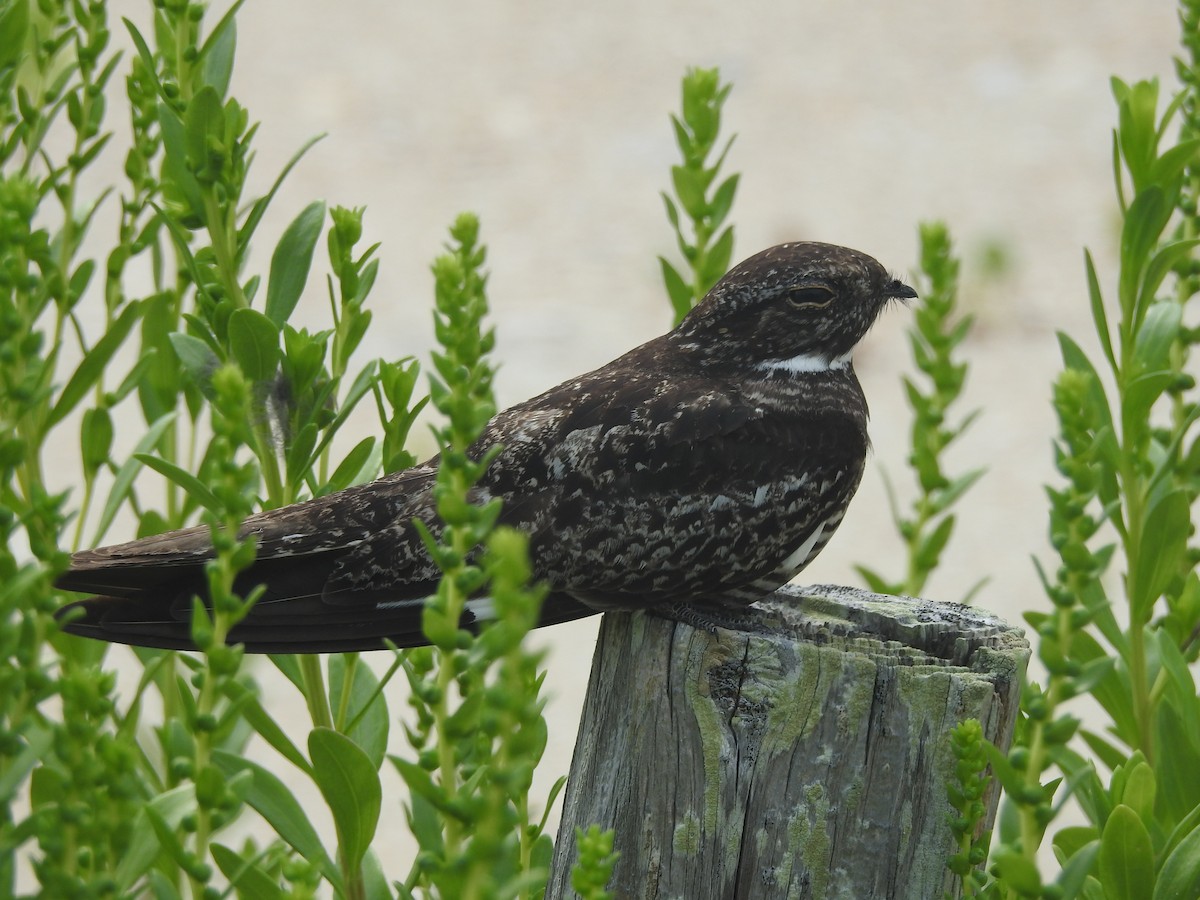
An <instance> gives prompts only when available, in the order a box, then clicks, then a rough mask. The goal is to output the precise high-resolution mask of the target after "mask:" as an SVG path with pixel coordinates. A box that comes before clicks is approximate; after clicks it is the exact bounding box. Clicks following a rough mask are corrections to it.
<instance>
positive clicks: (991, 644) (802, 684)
mask: <svg viewBox="0 0 1200 900" xmlns="http://www.w3.org/2000/svg"><path fill="white" fill-rule="evenodd" d="M759 606H761V607H763V612H762V614H761V615H760V616H756V620H755V622H754V624H753V626H751V627H752V628H753V630H747V631H727V630H724V629H719V630H718V631H717V633H716V634H715V635H714V634H709V633H708V632H705V631H702V630H697V629H694V628H691V627H689V626H687V625H684V624H681V623H678V622H673V621H669V620H667V619H662V618H656V617H654V616H647V615H643V614H613V613H609V614H607V615H606V616H605V617H604V622H603V624H602V625H601V627H600V638H599V643H598V645H597V647H596V655H595V657H594V659H593V663H592V674H591V681H590V683H589V685H588V694H587V699H586V701H585V703H584V709H583V720H582V722H581V723H580V726H579V737H578V740H577V743H576V746H575V755H574V759H573V760H572V763H571V774H570V776H569V780H568V782H567V794H566V799H565V801H564V809H563V817H562V824H561V826H560V828H559V833H558V843H557V845H556V847H555V851H554V862H553V865H552V868H551V875H550V885H549V888H548V889H547V892H546V897H547V898H549V900H558V898H570V897H574V896H575V894H574V892H573V891H572V890H571V887H570V870H571V867H572V866H573V865H574V863H575V859H576V852H575V828H576V827H577V826H578V827H583V828H586V827H587V826H588V825H589V824H592V823H597V824H599V825H600V826H601V827H603V828H612V829H614V830H615V832H616V839H615V849H616V850H617V851H619V852H620V854H621V856H620V859H619V860H618V862H617V864H616V869H615V870H614V873H613V879H612V881H611V883H610V884H609V890H610V891H612V892H613V894H614V896H616V897H618V898H639V900H654V898H662V900H667V898H688V900H706V898H712V900H734V898H745V900H751V898H766V897H772V898H773V897H779V898H789V900H792V898H795V900H801V898H826V897H828V898H835V897H836V898H876V900H882V898H915V900H929V898H940V897H941V896H942V891H943V890H947V891H950V892H951V894H952V896H957V893H955V892H956V891H957V890H958V888H959V885H958V883H957V882H958V879H957V878H954V877H951V876H949V875H948V874H947V872H946V870H945V862H946V859H947V858H948V857H949V855H950V854H951V853H953V852H954V847H953V839H952V837H951V833H950V830H949V827H948V819H949V817H950V815H951V813H952V809H951V807H950V805H949V803H948V801H947V799H946V785H947V782H948V780H949V779H950V778H951V777H952V773H953V768H954V757H953V754H952V752H951V749H950V743H949V740H948V736H949V732H950V730H951V729H952V728H953V727H954V726H955V725H957V724H958V723H959V722H961V721H963V720H964V719H968V718H975V719H978V720H979V721H980V723H981V724H982V726H983V730H984V734H985V735H986V736H987V737H988V738H989V739H990V740H992V741H995V742H996V743H998V744H999V745H1000V746H1002V747H1007V746H1008V743H1009V741H1010V739H1011V737H1012V729H1013V724H1014V722H1015V720H1016V715H1017V702H1018V692H1019V686H1020V680H1021V673H1022V671H1023V668H1024V665H1025V662H1026V660H1027V659H1028V656H1029V645H1028V643H1027V642H1026V641H1025V639H1024V637H1023V635H1022V633H1021V632H1020V630H1018V629H1016V628H1012V627H1010V626H1008V625H1006V624H1005V623H1004V622H1003V621H1001V620H1000V619H997V618H996V617H994V616H991V615H988V614H987V613H984V612H981V611H979V610H976V609H972V608H970V607H964V606H959V605H955V604H944V603H930V602H928V601H924V600H913V599H907V598H896V597H884V596H880V595H878V594H871V593H868V592H866V591H861V590H856V589H853V588H845V587H831V586H821V587H810V588H794V587H790V586H789V587H787V588H784V589H783V590H781V591H779V592H778V593H776V594H775V595H774V596H773V597H771V598H770V599H769V600H767V601H764V602H763V603H761V604H759ZM995 805H996V793H995V790H993V792H992V795H991V797H990V803H989V814H988V822H989V824H990V822H991V820H992V818H993V817H994V814H995Z"/></svg>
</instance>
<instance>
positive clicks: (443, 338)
mask: <svg viewBox="0 0 1200 900" xmlns="http://www.w3.org/2000/svg"><path fill="white" fill-rule="evenodd" d="M450 236H451V244H450V245H449V246H448V248H447V253H445V254H444V255H442V256H440V257H438V259H437V260H436V261H435V262H434V265H433V273H434V280H435V295H436V313H435V317H434V325H435V331H436V333H437V338H438V342H439V343H440V344H441V346H442V348H443V349H442V352H440V353H435V354H434V356H433V364H434V369H435V371H436V374H432V375H431V378H430V387H431V396H432V399H433V404H434V406H435V407H437V409H438V410H439V411H440V412H441V413H442V414H443V415H444V416H445V417H446V421H445V424H444V425H441V426H439V427H437V428H435V429H434V434H435V435H436V437H437V440H438V445H439V447H440V449H441V457H440V463H439V466H438V475H437V487H436V488H435V497H436V499H437V507H438V515H439V517H440V518H441V527H440V528H438V529H434V530H431V529H428V528H425V527H424V526H423V524H422V523H420V522H417V523H415V524H416V525H417V526H418V527H420V528H421V530H422V533H423V536H424V538H425V541H426V545H427V546H428V548H429V552H430V554H431V555H432V556H433V558H434V559H435V561H436V562H437V564H438V566H439V567H440V568H441V570H442V573H443V578H442V580H441V582H440V583H439V585H438V591H437V595H436V596H435V597H434V598H433V599H431V601H430V602H429V603H428V604H427V605H426V607H425V610H424V623H423V625H424V630H425V634H426V635H427V636H428V637H429V639H430V641H431V642H432V644H433V646H432V647H422V648H418V649H416V650H414V651H412V652H410V653H409V654H407V657H406V659H405V660H404V670H405V673H406V674H407V676H408V680H409V684H410V685H411V688H412V693H411V697H410V699H409V703H410V705H411V706H412V709H413V711H414V712H415V719H416V724H415V725H414V726H413V727H410V728H407V729H406V732H407V735H408V740H409V743H410V744H411V746H412V749H413V752H414V753H415V755H416V761H415V762H414V761H411V760H407V759H403V758H399V757H396V758H394V760H393V761H394V763H395V765H396V767H397V769H398V770H399V772H400V774H401V776H402V777H403V778H404V781H405V783H406V784H407V785H408V788H409V790H410V791H411V794H412V797H411V801H410V805H409V822H410V824H411V826H412V831H413V834H414V835H415V836H416V838H417V841H418V843H419V844H420V854H419V855H418V857H417V859H416V861H415V863H414V865H413V868H412V871H411V873H410V874H409V876H408V878H407V879H406V881H405V883H404V884H403V886H402V888H401V896H403V897H410V896H415V895H416V894H417V893H418V892H420V893H422V894H423V895H426V896H433V897H447V898H449V897H453V898H508V897H535V896H536V897H540V896H541V895H542V894H543V893H544V891H545V886H546V880H547V877H548V873H549V862H550V854H551V840H550V837H549V835H547V834H545V833H544V827H545V820H544V819H542V820H541V821H534V820H532V818H531V811H530V807H529V790H530V786H531V784H532V781H533V770H534V768H535V767H536V766H537V764H538V762H539V761H540V760H541V757H542V754H543V753H544V752H545V749H546V740H547V734H546V722H545V719H543V717H542V708H543V706H544V701H543V700H542V699H541V698H540V697H539V692H540V688H541V684H542V678H543V676H542V674H541V673H540V672H539V671H538V667H539V664H540V662H541V659H542V655H543V654H542V653H540V652H538V653H535V652H532V651H530V650H527V649H525V648H524V646H523V644H522V640H523V638H524V637H525V635H526V634H527V633H528V632H529V630H530V629H531V628H533V627H534V626H535V625H536V624H537V617H538V610H539V609H540V607H541V601H542V598H543V596H544V594H545V591H544V589H541V588H530V587H528V582H529V578H530V569H529V562H528V555H527V550H526V544H527V539H526V538H525V536H524V535H522V534H520V533H518V532H515V531H512V530H511V529H505V528H501V529H496V527H495V522H496V517H497V516H498V515H499V512H500V501H499V500H495V499H493V500H489V501H487V502H484V503H479V502H478V501H477V499H476V497H475V495H474V494H473V493H472V487H473V486H474V485H475V484H476V483H477V482H478V480H479V479H480V477H481V476H482V475H483V472H484V470H485V468H486V467H487V464H488V462H489V461H490V460H491V459H492V458H494V456H495V455H496V454H497V453H498V452H500V450H501V449H502V448H500V447H498V446H492V447H488V448H485V449H483V450H482V451H477V450H476V448H475V446H474V445H475V444H476V441H477V440H478V439H479V438H480V436H481V434H482V433H483V430H484V427H485V426H486V425H487V422H488V420H489V419H490V418H491V417H492V415H493V414H494V412H495V401H494V399H493V395H492V368H491V366H490V364H489V363H488V362H487V360H486V355H487V353H488V352H489V351H490V350H491V348H492V345H493V343H494V340H495V339H494V335H493V333H492V331H491V330H487V331H484V330H483V319H484V316H485V315H486V313H487V297H486V293H485V288H486V282H487V279H486V276H485V275H484V274H483V273H482V271H481V270H482V266H483V264H484V260H485V258H486V250H485V248H484V246H483V245H482V244H480V243H479V241H478V237H479V222H478V220H476V219H475V217H474V216H471V215H462V216H460V217H459V218H458V220H457V221H456V222H455V223H454V225H453V226H452V227H451V229H450ZM481 545H484V546H486V551H485V552H484V554H483V556H482V559H479V558H477V554H476V548H477V547H479V546H481ZM480 595H484V596H486V597H487V598H488V602H490V605H491V607H492V612H493V614H494V616H495V621H494V622H491V623H487V624H485V625H484V627H483V628H482V630H481V631H480V633H479V634H478V635H473V634H472V633H471V632H469V631H466V630H464V629H463V628H461V627H460V620H461V618H462V616H463V614H464V611H466V609H467V603H468V600H469V599H470V598H471V597H472V596H480ZM561 787H562V781H560V782H559V783H558V785H556V786H555V788H554V791H553V793H552V795H551V797H550V799H549V800H548V801H547V806H549V805H551V804H552V802H553V799H554V796H555V795H557V793H558V791H559V789H560V788H561Z"/></svg>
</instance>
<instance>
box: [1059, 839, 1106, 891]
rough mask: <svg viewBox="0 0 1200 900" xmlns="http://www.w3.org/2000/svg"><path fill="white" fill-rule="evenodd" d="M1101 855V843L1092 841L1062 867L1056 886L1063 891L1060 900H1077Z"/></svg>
mask: <svg viewBox="0 0 1200 900" xmlns="http://www.w3.org/2000/svg"><path fill="white" fill-rule="evenodd" d="M1099 855H1100V842H1099V841H1092V842H1091V843H1089V844H1087V845H1086V846H1084V847H1081V848H1079V850H1078V851H1076V852H1075V853H1074V854H1073V855H1072V856H1071V858H1070V860H1068V861H1067V863H1066V865H1064V866H1063V867H1062V871H1061V872H1059V873H1058V878H1056V879H1055V881H1054V884H1055V885H1056V886H1057V887H1058V888H1059V889H1060V890H1061V891H1062V894H1061V895H1060V900H1075V898H1076V897H1078V896H1079V892H1080V891H1081V890H1082V889H1083V886H1084V884H1085V883H1086V882H1087V878H1088V875H1090V874H1091V872H1092V869H1093V867H1095V865H1096V857H1097V856H1099Z"/></svg>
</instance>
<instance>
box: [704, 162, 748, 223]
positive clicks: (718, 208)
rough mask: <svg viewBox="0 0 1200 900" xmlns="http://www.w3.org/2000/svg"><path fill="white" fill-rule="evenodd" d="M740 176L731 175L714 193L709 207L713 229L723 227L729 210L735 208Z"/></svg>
mask: <svg viewBox="0 0 1200 900" xmlns="http://www.w3.org/2000/svg"><path fill="white" fill-rule="evenodd" d="M740 178H741V175H740V174H734V175H730V176H729V177H728V178H726V179H725V180H724V181H722V182H721V184H720V185H719V186H718V187H717V189H716V191H715V192H714V193H713V199H712V203H710V204H709V205H708V216H709V224H710V226H711V227H712V228H713V229H716V228H719V227H721V223H722V222H724V221H725V217H726V216H727V215H729V210H730V208H731V207H732V206H733V197H734V194H736V193H737V188H738V180H739V179H740Z"/></svg>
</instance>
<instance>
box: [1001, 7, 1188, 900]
mask: <svg viewBox="0 0 1200 900" xmlns="http://www.w3.org/2000/svg"><path fill="white" fill-rule="evenodd" d="M1198 14H1200V8H1198V7H1197V5H1196V4H1194V3H1187V4H1185V5H1184V7H1183V9H1182V12H1181V17H1180V21H1181V24H1182V28H1183V44H1184V47H1185V50H1186V51H1187V53H1188V57H1187V58H1186V59H1183V60H1180V61H1179V63H1178V69H1179V73H1180V77H1181V81H1182V83H1183V87H1182V89H1181V90H1180V91H1179V92H1178V93H1177V94H1176V96H1175V97H1174V99H1173V100H1172V101H1171V102H1170V103H1168V104H1167V107H1166V110H1165V112H1162V113H1161V114H1160V112H1159V86H1158V83H1157V82H1156V81H1143V82H1138V83H1136V84H1132V85H1128V84H1126V83H1124V82H1122V81H1120V80H1119V79H1113V82H1112V86H1113V94H1114V96H1115V98H1116V101H1117V108H1118V126H1117V128H1116V131H1115V132H1114V137H1113V164H1114V175H1115V178H1116V184H1117V196H1118V200H1119V204H1120V210H1121V214H1122V229H1121V243H1120V270H1119V274H1118V277H1117V282H1116V286H1115V290H1109V291H1108V292H1107V293H1108V297H1106V296H1105V293H1106V291H1105V290H1104V289H1103V287H1102V285H1101V282H1100V279H1099V277H1098V275H1097V273H1096V270H1095V267H1094V266H1093V264H1092V260H1091V257H1090V255H1089V256H1087V257H1086V260H1085V261H1086V272H1087V290H1088V296H1089V298H1090V302H1091V311H1092V319H1093V323H1094V326H1095V329H1096V336H1097V338H1098V343H1099V347H1100V352H1101V356H1100V361H1099V363H1098V364H1097V363H1095V362H1094V361H1093V359H1092V358H1091V357H1090V356H1089V355H1088V353H1087V352H1086V351H1085V350H1084V349H1083V347H1082V346H1081V345H1080V343H1079V342H1077V341H1076V340H1075V339H1074V338H1072V337H1071V336H1069V335H1067V334H1060V335H1059V345H1060V348H1061V351H1062V357H1063V363H1064V369H1063V371H1062V373H1061V374H1060V375H1059V377H1058V379H1057V381H1056V383H1055V386H1054V407H1055V411H1056V412H1057V414H1058V421H1059V437H1058V440H1057V443H1056V447H1055V462H1056V465H1057V468H1058V470H1059V472H1060V473H1061V475H1062V484H1061V485H1059V486H1055V487H1051V488H1048V489H1047V494H1048V496H1049V499H1050V536H1051V541H1052V543H1053V545H1054V547H1055V550H1056V551H1057V553H1058V557H1059V559H1058V562H1057V564H1056V566H1055V567H1054V568H1053V569H1044V568H1043V567H1041V566H1039V572H1040V573H1041V576H1042V581H1043V583H1044V585H1045V588H1046V592H1047V594H1048V595H1049V597H1050V600H1051V601H1052V603H1053V611H1052V612H1049V613H1044V612H1030V613H1028V614H1027V615H1026V619H1027V621H1028V622H1029V624H1030V625H1031V626H1032V627H1033V628H1034V629H1035V630H1036V632H1037V655H1038V658H1039V659H1040V660H1041V662H1042V664H1043V665H1044V666H1045V669H1046V673H1047V675H1046V680H1045V682H1044V683H1043V684H1035V683H1032V682H1031V683H1029V684H1028V685H1026V688H1025V692H1024V696H1023V699H1022V713H1023V715H1022V719H1021V721H1020V723H1019V726H1018V731H1017V736H1016V740H1015V743H1014V746H1013V748H1012V750H1011V751H1010V752H1009V754H1008V755H1007V757H1005V756H1003V755H1001V754H999V753H998V752H995V751H993V752H992V753H991V763H992V765H993V768H994V770H995V773H996V775H997V777H998V778H999V779H1000V782H1001V784H1002V785H1003V787H1004V790H1005V795H1006V800H1005V806H1004V808H1003V809H1002V813H1001V818H1000V827H999V830H998V843H997V846H996V847H995V849H994V852H993V866H992V870H991V871H992V873H993V875H994V876H995V879H996V880H995V881H994V882H993V883H992V884H991V885H990V886H989V889H988V891H987V892H985V895H986V896H996V897H1046V898H1050V897H1053V898H1071V897H1086V898H1101V897H1146V898H1167V897H1194V896H1197V895H1198V894H1200V784H1198V783H1197V781H1196V779H1195V777H1194V776H1195V772H1196V771H1197V768H1198V767H1200V738H1198V737H1197V735H1198V734H1200V698H1198V697H1197V693H1196V686H1195V682H1194V679H1193V676H1192V672H1191V669H1190V667H1191V666H1192V665H1193V664H1194V663H1195V662H1196V660H1197V658H1198V657H1200V644H1198V642H1197V635H1200V579H1198V577H1197V575H1196V571H1195V565H1196V562H1197V561H1198V560H1200V551H1198V550H1197V549H1196V547H1195V546H1193V545H1192V544H1191V543H1190V539H1191V538H1192V536H1193V534H1194V521H1193V518H1192V516H1193V513H1192V509H1193V504H1194V502H1195V500H1196V497H1197V493H1198V492H1200V477H1198V476H1200V441H1198V440H1197V436H1196V430H1195V424H1196V421H1197V420H1198V419H1200V404H1198V403H1197V396H1196V384H1195V379H1194V378H1193V377H1192V375H1190V374H1189V373H1188V371H1187V368H1186V367H1187V363H1188V359H1189V357H1190V355H1191V352H1192V348H1193V347H1194V345H1195V343H1196V341H1197V339H1200V334H1198V333H1197V332H1196V330H1195V329H1194V328H1192V327H1190V326H1189V325H1187V324H1186V318H1185V316H1186V314H1187V312H1188V308H1189V306H1190V305H1191V302H1192V299H1193V297H1194V296H1195V294H1196V292H1197V289H1198V288H1200V281H1198V280H1197V277H1196V276H1197V273H1198V272H1200V265H1198V264H1197V262H1196V259H1195V248H1196V246H1197V244H1198V242H1197V235H1198V234H1200V228H1198V227H1197V226H1198V220H1197V218H1196V208H1197V197H1198V190H1200V177H1198V176H1197V172H1200V127H1198V126H1200V119H1198V118H1197V113H1196V110H1197V99H1198V98H1200V94H1198V93H1197V87H1198V86H1200V65H1198V62H1200V57H1198V55H1197V54H1198V53H1200V30H1198V29H1200V16H1198ZM1176 121H1178V125H1179V130H1178V136H1177V137H1174V138H1172V137H1171V134H1172V128H1171V126H1172V124H1173V123H1174V122H1176ZM1114 295H1115V300H1114ZM1109 572H1111V573H1112V576H1111V577H1108V578H1106V577H1105V574H1106V573H1109ZM1081 694H1090V695H1091V696H1092V697H1093V698H1094V700H1095V701H1096V702H1097V704H1098V705H1099V707H1100V709H1101V710H1102V711H1103V713H1104V715H1105V717H1106V722H1105V727H1104V729H1103V730H1102V731H1094V730H1091V729H1083V728H1081V727H1080V726H1081V723H1080V720H1079V718H1078V717H1077V716H1075V715H1074V714H1072V713H1071V712H1069V711H1068V708H1067V704H1068V702H1069V701H1070V700H1072V699H1073V698H1075V697H1078V696H1079V695H1081ZM1076 735H1078V736H1079V738H1081V739H1082V743H1083V745H1084V746H1085V747H1086V749H1087V752H1088V754H1089V755H1084V753H1083V752H1081V748H1079V746H1078V743H1077V742H1073V741H1072V738H1074V737H1075V736H1076ZM1055 770H1057V772H1056V771H1055ZM1105 770H1107V773H1108V774H1107V775H1105V774H1103V773H1104V772H1105ZM1058 773H1061V775H1059V774H1058ZM1071 797H1073V798H1074V799H1075V800H1076V801H1077V802H1078V805H1079V807H1080V808H1081V809H1082V811H1083V813H1084V815H1085V817H1086V822H1087V824H1086V825H1083V826H1075V827H1068V828H1060V829H1059V830H1058V831H1052V830H1051V826H1052V825H1053V824H1054V823H1055V820H1056V818H1057V817H1058V815H1059V813H1060V811H1061V810H1062V808H1063V805H1064V804H1065V802H1066V800H1067V799H1068V798H1071ZM1047 835H1052V841H1053V847H1054V852H1055V856H1056V858H1057V859H1058V861H1059V863H1060V864H1061V869H1060V870H1059V871H1058V873H1057V874H1056V875H1055V876H1054V877H1053V878H1052V879H1050V880H1048V881H1047V880H1044V878H1043V876H1042V874H1041V872H1040V871H1039V870H1038V867H1037V860H1036V854H1037V851H1038V848H1039V847H1040V846H1041V845H1042V843H1043V841H1044V840H1045V838H1046V836H1047Z"/></svg>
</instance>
